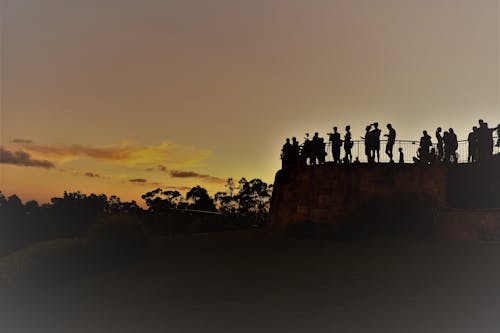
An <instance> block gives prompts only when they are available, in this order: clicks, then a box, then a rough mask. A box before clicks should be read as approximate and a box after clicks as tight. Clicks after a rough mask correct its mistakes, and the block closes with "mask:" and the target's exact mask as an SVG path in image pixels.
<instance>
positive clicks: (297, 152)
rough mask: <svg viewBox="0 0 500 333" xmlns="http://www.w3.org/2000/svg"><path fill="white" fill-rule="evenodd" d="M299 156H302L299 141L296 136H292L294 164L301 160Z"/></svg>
mask: <svg viewBox="0 0 500 333" xmlns="http://www.w3.org/2000/svg"><path fill="white" fill-rule="evenodd" d="M299 156H300V146H299V142H298V141H297V138H296V137H293V138H292V157H293V158H292V160H291V161H292V164H293V165H297V164H298V162H299Z"/></svg>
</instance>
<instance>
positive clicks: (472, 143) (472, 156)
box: [467, 126, 477, 163]
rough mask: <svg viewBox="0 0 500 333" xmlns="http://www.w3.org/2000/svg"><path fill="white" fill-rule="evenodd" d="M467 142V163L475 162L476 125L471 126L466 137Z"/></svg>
mask: <svg viewBox="0 0 500 333" xmlns="http://www.w3.org/2000/svg"><path fill="white" fill-rule="evenodd" d="M467 142H468V144H469V156H467V162H468V163H475V162H476V158H477V126H474V127H472V132H470V133H469V136H468V137H467Z"/></svg>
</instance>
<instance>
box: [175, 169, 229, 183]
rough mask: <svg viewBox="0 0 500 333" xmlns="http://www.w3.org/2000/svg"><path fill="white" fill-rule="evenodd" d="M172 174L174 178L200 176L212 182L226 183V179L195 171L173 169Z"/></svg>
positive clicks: (199, 177)
mask: <svg viewBox="0 0 500 333" xmlns="http://www.w3.org/2000/svg"><path fill="white" fill-rule="evenodd" d="M169 173H170V176H171V177H173V178H198V179H204V180H206V181H208V182H210V183H225V179H222V178H219V177H214V176H210V175H205V174H200V173H197V172H194V171H183V170H171V171H170V172H169Z"/></svg>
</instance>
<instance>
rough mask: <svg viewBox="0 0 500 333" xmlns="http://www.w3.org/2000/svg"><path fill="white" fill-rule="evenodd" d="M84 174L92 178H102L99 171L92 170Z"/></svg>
mask: <svg viewBox="0 0 500 333" xmlns="http://www.w3.org/2000/svg"><path fill="white" fill-rule="evenodd" d="M83 175H84V176H87V177H90V178H100V177H101V176H100V175H99V174H98V173H94V172H90V171H89V172H85V173H84V174H83Z"/></svg>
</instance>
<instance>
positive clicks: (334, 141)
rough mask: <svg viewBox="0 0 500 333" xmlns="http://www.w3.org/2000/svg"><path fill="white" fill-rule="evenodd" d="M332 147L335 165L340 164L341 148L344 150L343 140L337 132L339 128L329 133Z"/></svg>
mask: <svg viewBox="0 0 500 333" xmlns="http://www.w3.org/2000/svg"><path fill="white" fill-rule="evenodd" d="M328 135H329V140H330V142H331V145H332V157H333V162H334V163H340V148H342V142H343V141H342V139H341V137H340V133H338V132H337V126H335V127H334V128H333V133H328Z"/></svg>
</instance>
